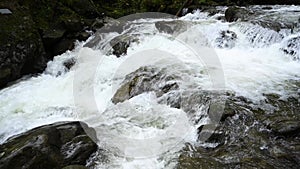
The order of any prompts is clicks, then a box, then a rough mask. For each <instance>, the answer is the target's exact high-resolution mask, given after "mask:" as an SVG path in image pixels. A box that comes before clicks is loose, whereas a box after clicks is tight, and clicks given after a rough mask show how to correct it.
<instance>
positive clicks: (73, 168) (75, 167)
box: [62, 165, 88, 169]
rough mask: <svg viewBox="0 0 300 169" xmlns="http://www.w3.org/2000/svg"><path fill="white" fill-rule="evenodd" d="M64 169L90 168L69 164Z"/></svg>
mask: <svg viewBox="0 0 300 169" xmlns="http://www.w3.org/2000/svg"><path fill="white" fill-rule="evenodd" d="M62 169H88V168H87V167H85V166H83V165H69V166H66V167H64V168H62Z"/></svg>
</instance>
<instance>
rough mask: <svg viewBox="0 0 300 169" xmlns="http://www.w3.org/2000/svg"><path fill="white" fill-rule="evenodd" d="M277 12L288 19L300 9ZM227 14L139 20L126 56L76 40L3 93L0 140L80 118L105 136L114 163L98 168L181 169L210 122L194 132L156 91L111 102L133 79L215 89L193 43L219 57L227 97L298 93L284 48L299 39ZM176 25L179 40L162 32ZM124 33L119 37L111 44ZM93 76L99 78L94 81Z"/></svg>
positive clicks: (299, 69) (297, 68)
mask: <svg viewBox="0 0 300 169" xmlns="http://www.w3.org/2000/svg"><path fill="white" fill-rule="evenodd" d="M273 10H274V11H278V12H279V13H282V11H283V12H284V11H286V10H289V11H292V10H300V7H295V6H290V7H288V6H284V7H276V8H274V9H273ZM220 15H221V14H217V15H215V16H208V14H207V13H202V12H200V11H196V12H194V13H192V14H187V15H186V16H183V17H182V18H179V19H142V20H136V21H134V22H133V23H135V24H136V25H134V24H133V27H134V28H135V31H137V32H138V33H139V35H140V36H139V42H138V43H132V44H131V45H130V47H129V48H128V51H127V54H126V55H124V56H122V57H120V58H117V57H115V56H114V55H112V54H111V53H109V54H107V53H105V51H104V50H103V49H101V48H97V49H91V48H88V47H84V45H85V44H87V43H88V42H89V41H90V40H92V39H93V36H92V37H91V38H89V39H88V40H87V41H86V42H81V43H79V42H77V44H76V48H75V49H74V50H72V51H68V52H66V53H64V54H62V55H59V56H56V57H55V58H54V60H53V61H50V62H49V63H48V66H47V69H46V70H45V72H44V73H42V74H40V75H38V76H35V77H30V78H27V79H24V80H21V81H19V82H17V83H16V84H14V85H12V86H9V87H8V88H5V89H3V90H1V91H0V112H1V113H0V128H1V131H0V142H1V143H2V142H4V141H5V140H6V139H7V138H9V137H10V136H13V135H15V134H18V133H22V132H24V131H27V130H29V129H31V128H34V127H37V126H40V125H44V124H49V123H53V122H56V121H68V120H70V121H73V120H80V121H85V122H87V123H88V124H89V125H90V126H91V127H94V128H95V129H96V130H97V131H98V132H99V133H98V134H99V135H100V140H102V143H101V145H100V146H102V147H101V148H103V149H106V150H108V152H107V156H108V157H109V160H108V162H100V161H98V162H97V155H95V156H94V157H93V158H94V159H95V161H96V162H94V163H96V164H93V165H94V167H95V168H149V169H151V168H174V166H175V165H176V159H177V157H178V155H179V154H178V152H179V151H180V149H182V147H183V146H184V145H185V143H191V144H197V128H198V127H199V126H200V125H201V124H205V123H207V121H206V120H207V119H203V121H201V122H200V123H198V124H197V126H195V125H194V124H193V123H192V122H191V119H189V117H188V116H187V115H186V113H185V112H184V111H183V110H181V109H176V108H171V107H169V106H167V105H164V104H160V103H158V99H157V98H156V96H155V95H154V94H153V93H152V92H148V93H144V94H141V95H138V96H136V97H133V98H131V99H129V100H127V101H125V102H123V103H119V104H117V105H115V104H113V103H112V102H111V98H112V97H113V95H114V94H115V92H116V91H117V90H118V88H119V87H120V85H121V84H122V81H123V80H124V79H125V77H126V75H127V74H129V73H131V72H133V71H135V70H136V69H138V68H139V67H141V66H145V65H155V66H156V67H158V68H167V70H168V71H170V72H172V73H173V74H176V75H178V76H180V77H181V78H182V81H181V83H182V84H183V86H185V87H186V88H194V87H195V88H201V89H205V90H214V89H215V88H213V87H212V86H213V82H212V79H211V78H214V77H211V76H210V75H209V73H207V72H209V71H210V70H209V69H214V68H211V67H207V65H205V61H204V62H203V60H202V59H203V58H199V56H197V55H196V54H195V52H194V51H191V50H190V48H189V46H188V45H186V44H192V45H193V47H195V46H196V47H199V49H202V48H203V47H204V48H205V49H206V48H207V49H209V50H211V52H212V54H214V55H216V56H217V58H218V62H220V65H218V66H219V67H218V68H219V69H221V70H222V76H223V77H224V90H226V91H232V92H235V93H236V95H239V96H244V97H246V98H248V99H251V100H252V101H254V102H259V101H260V100H262V99H264V95H263V94H264V93H277V94H279V95H280V96H282V97H283V98H284V97H285V96H287V95H293V94H296V95H297V94H299V92H300V91H299V90H298V89H297V88H295V87H294V86H293V84H291V83H289V81H292V80H295V81H299V79H300V76H299V75H300V63H299V61H295V60H293V59H291V57H289V56H288V55H285V54H284V53H283V52H282V51H281V50H280V48H282V46H283V45H284V44H285V42H286V41H287V40H288V39H290V38H291V37H295V36H299V35H300V33H298V32H294V33H287V32H286V31H284V30H283V31H281V32H279V33H278V32H275V31H273V30H269V29H267V28H262V27H260V26H257V25H253V24H250V23H240V22H236V23H226V22H222V21H220V20H217V19H216V18H217V16H220ZM172 20H176V21H177V20H180V21H185V22H187V23H190V24H191V26H190V27H189V29H188V30H186V31H183V32H182V33H181V34H179V35H178V36H176V37H175V38H174V36H171V35H169V34H166V33H159V32H158V31H157V30H156V28H155V25H154V23H155V22H157V21H172ZM227 30H230V31H233V32H235V33H236V35H237V39H236V42H235V45H234V46H233V47H232V48H219V47H218V46H217V45H218V44H217V42H216V38H218V36H219V33H220V32H221V31H227ZM199 32H200V33H201V34H199ZM118 35H119V34H118V33H115V32H112V33H109V34H108V35H107V37H106V38H111V37H115V36H118ZM203 35H204V36H205V38H203ZM253 35H256V36H255V37H254V38H253V37H252V36H253ZM249 39H254V40H249ZM299 49H300V46H299ZM145 51H146V52H145ZM149 51H150V52H149ZM162 51H164V52H165V53H163V52H162ZM174 57H175V59H174ZM71 58H75V59H76V64H75V65H74V66H73V67H72V68H71V70H66V68H65V67H64V66H63V63H64V62H65V61H66V60H68V59H71ZM95 67H96V68H97V69H96V70H94V68H95ZM93 73H95V76H88V75H90V74H93ZM74 81H76V83H75V82H74ZM222 90H223V89H222ZM91 91H92V92H93V93H92V94H91V93H90V92H91ZM297 92H298V93H297ZM91 97H92V98H91ZM92 101H95V103H96V106H94V105H93V103H92ZM198 113H199V114H201V113H203V112H201V111H199V112H198ZM174 128H177V129H181V130H173V129H174ZM117 136H118V137H117ZM152 138H155V139H152Z"/></svg>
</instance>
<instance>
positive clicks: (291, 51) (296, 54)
mask: <svg viewBox="0 0 300 169" xmlns="http://www.w3.org/2000/svg"><path fill="white" fill-rule="evenodd" d="M281 50H282V51H283V52H284V53H285V54H287V55H289V56H290V57H291V58H292V59H293V60H300V36H297V37H294V38H291V39H289V40H287V42H286V43H285V44H284V47H282V48H281Z"/></svg>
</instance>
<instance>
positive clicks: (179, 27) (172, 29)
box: [155, 20, 189, 35]
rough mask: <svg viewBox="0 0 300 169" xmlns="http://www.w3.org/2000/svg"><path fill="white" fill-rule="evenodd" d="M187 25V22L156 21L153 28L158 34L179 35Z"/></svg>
mask: <svg viewBox="0 0 300 169" xmlns="http://www.w3.org/2000/svg"><path fill="white" fill-rule="evenodd" d="M188 26H189V24H188V23H187V22H184V21H181V20H176V21H158V22H155V27H156V29H157V30H158V31H159V32H160V33H167V34H171V35H172V34H179V33H181V32H184V31H185V30H187V28H188Z"/></svg>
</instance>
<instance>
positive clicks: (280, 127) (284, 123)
mask: <svg viewBox="0 0 300 169" xmlns="http://www.w3.org/2000/svg"><path fill="white" fill-rule="evenodd" d="M269 127H270V129H271V130H272V131H274V132H276V133H278V134H281V135H290V136H291V135H295V134H296V135H297V134H299V133H300V122H299V121H298V120H280V121H275V122H272V123H271V124H270V126H269Z"/></svg>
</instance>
